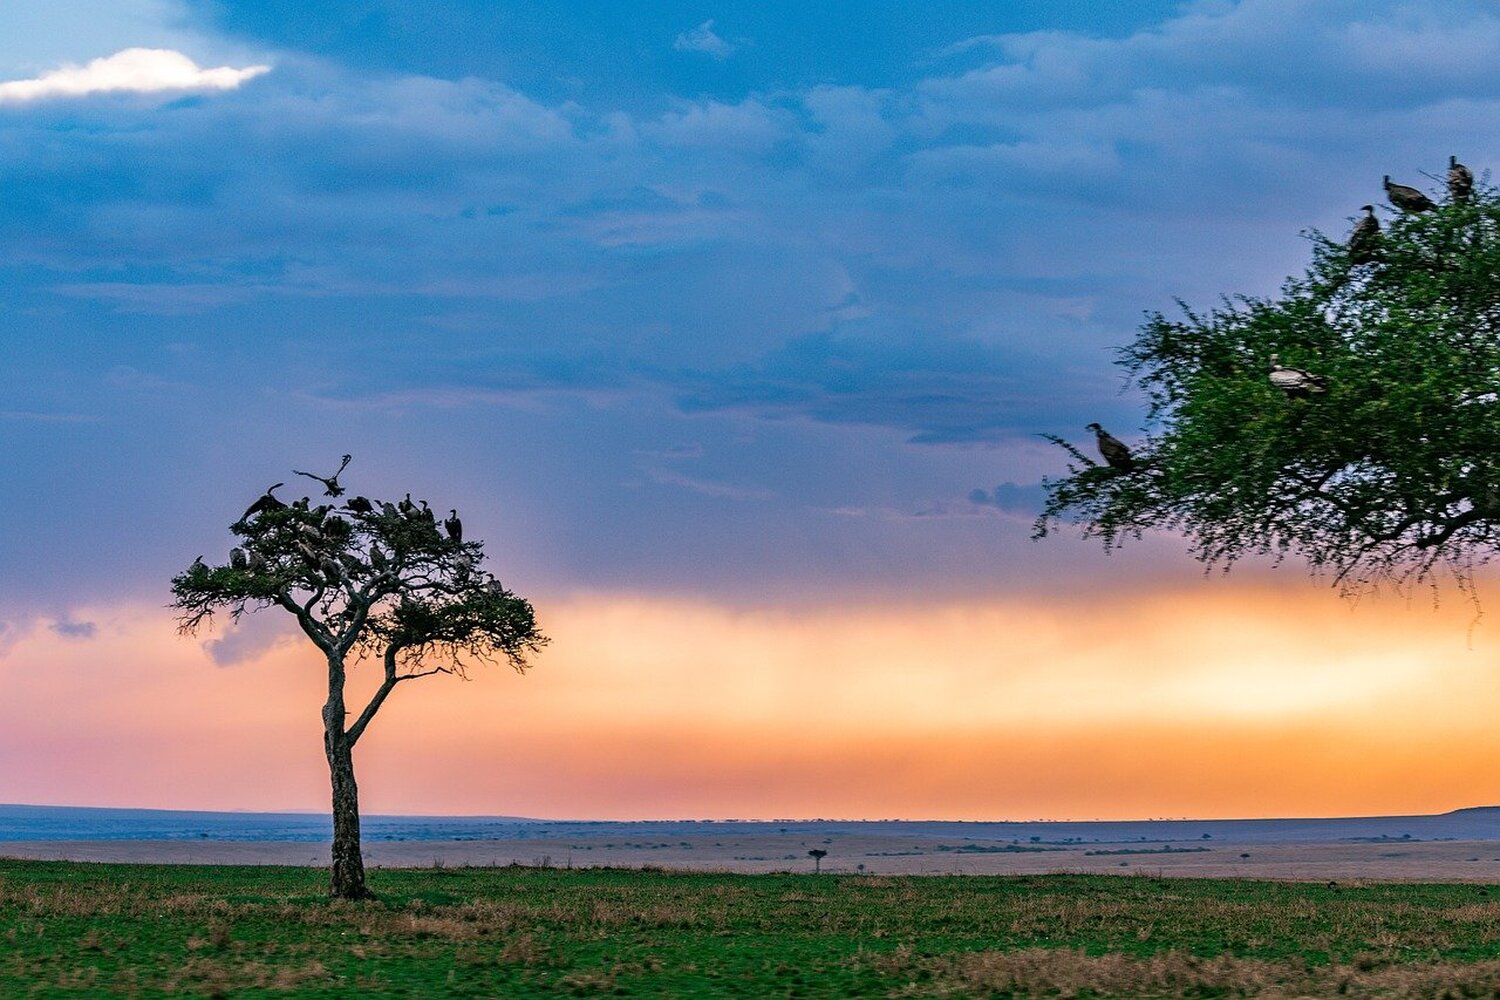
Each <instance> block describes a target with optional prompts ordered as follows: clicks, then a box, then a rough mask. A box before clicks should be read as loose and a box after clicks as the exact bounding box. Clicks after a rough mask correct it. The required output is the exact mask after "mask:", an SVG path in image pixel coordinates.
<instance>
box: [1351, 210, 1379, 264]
mask: <svg viewBox="0 0 1500 1000" xmlns="http://www.w3.org/2000/svg"><path fill="white" fill-rule="evenodd" d="M1360 211H1362V212H1364V213H1365V217H1364V218H1363V219H1360V220H1359V221H1358V222H1356V223H1355V224H1354V231H1353V232H1351V233H1350V234H1349V261H1350V262H1351V263H1354V264H1368V263H1370V262H1371V261H1373V260H1374V259H1375V258H1376V257H1377V256H1379V255H1380V220H1379V219H1377V218H1375V206H1374V205H1364V206H1362V207H1361V208H1360Z"/></svg>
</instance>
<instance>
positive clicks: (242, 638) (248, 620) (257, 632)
mask: <svg viewBox="0 0 1500 1000" xmlns="http://www.w3.org/2000/svg"><path fill="white" fill-rule="evenodd" d="M291 640H292V630H291V629H290V628H289V627H288V626H287V624H286V622H284V621H282V619H281V617H280V616H279V615H277V614H275V613H274V612H271V613H266V614H257V615H250V616H247V617H245V618H242V619H240V620H239V621H238V622H235V623H234V624H233V625H231V626H230V627H229V629H228V631H226V632H225V633H224V634H223V635H221V636H220V637H219V638H217V639H209V640H208V641H207V642H205V643H203V651H204V652H206V653H207V654H208V658H209V659H211V660H213V661H214V664H215V665H216V666H220V667H233V666H238V665H239V664H241V663H248V662H250V661H251V660H256V659H259V658H260V657H261V656H262V655H264V654H265V653H266V652H268V651H270V650H272V649H275V648H276V647H278V646H283V645H286V644H287V643H288V642H290V641H291Z"/></svg>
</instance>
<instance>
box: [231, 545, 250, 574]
mask: <svg viewBox="0 0 1500 1000" xmlns="http://www.w3.org/2000/svg"><path fill="white" fill-rule="evenodd" d="M229 567H230V569H240V570H244V569H249V568H250V560H249V559H248V558H247V557H246V556H245V550H244V549H242V548H240V547H239V546H238V545H236V546H235V547H234V548H232V549H230V550H229Z"/></svg>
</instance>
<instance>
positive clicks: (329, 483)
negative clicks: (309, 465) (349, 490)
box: [292, 455, 354, 497]
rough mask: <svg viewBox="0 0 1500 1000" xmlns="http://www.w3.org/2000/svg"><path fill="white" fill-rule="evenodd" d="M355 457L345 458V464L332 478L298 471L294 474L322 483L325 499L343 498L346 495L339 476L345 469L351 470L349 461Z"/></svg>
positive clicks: (347, 456) (346, 456)
mask: <svg viewBox="0 0 1500 1000" xmlns="http://www.w3.org/2000/svg"><path fill="white" fill-rule="evenodd" d="M353 457H354V456H352V455H345V456H344V464H343V465H340V466H339V471H338V472H335V473H334V474H333V475H331V476H319V475H314V474H313V473H311V472H299V471H298V470H296V469H293V470H292V471H293V472H294V473H296V474H297V475H299V476H306V477H307V478H308V479H316V480H317V481H318V482H320V483H322V484H323V495H324V496H325V497H341V496H343V495H344V488H343V487H342V486H340V485H339V475H340V473H342V472H343V471H344V470H345V469H347V468H349V460H350V459H351V458H353Z"/></svg>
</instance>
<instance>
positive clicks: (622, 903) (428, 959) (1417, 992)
mask: <svg viewBox="0 0 1500 1000" xmlns="http://www.w3.org/2000/svg"><path fill="white" fill-rule="evenodd" d="M326 881H327V873H326V871H320V870H318V869H315V868H302V867H283V866H265V865H261V866H233V865H212V866H209V865H204V866H193V865H117V864H98V863H77V862H62V861H31V860H6V861H0V934H3V936H4V941H5V946H4V958H3V960H0V996H6V997H11V996H16V997H41V996H80V997H83V996H160V995H187V996H205V995H206V996H278V995H281V996H284V995H298V996H326V997H335V996H338V997H346V996H362V997H365V996H368V997H389V996H413V997H418V996H458V997H462V996H472V997H498V996H503V997H529V996H641V997H843V996H868V997H929V996H932V997H1033V996H1067V997H1220V996H1264V997H1303V996H1319V997H1321V996H1351V997H1475V996H1500V889H1493V888H1491V887H1489V886H1486V885H1482V884H1475V883H1443V884H1423V883H1395V882H1337V881H1333V882H1322V881H1319V882H1310V881H1302V882H1292V881H1275V880H1253V879H1207V878H1160V877H1156V876H1153V875H1150V874H1134V875H1114V876H1104V875H1077V874H1073V875H1061V874H1059V875H1046V874H1036V875H1029V874H1028V875H1010V876H989V875H966V876H917V877H913V876H886V875H868V874H867V875H859V874H828V873H824V874H821V875H816V874H805V873H798V874H789V873H765V874H743V873H726V872H687V871H665V870H659V869H616V868H585V869H572V870H568V869H560V868H533V867H525V866H505V867H494V868H447V867H433V868H425V869H387V870H379V871H375V872H372V874H371V882H370V886H371V889H372V890H373V891H374V892H375V893H376V896H377V898H375V899H373V900H369V901H363V902H339V901H331V900H330V899H329V898H328V896H327V891H326V890H327V886H326Z"/></svg>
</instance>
